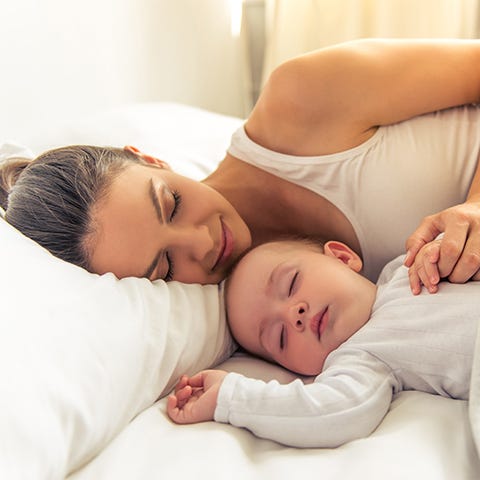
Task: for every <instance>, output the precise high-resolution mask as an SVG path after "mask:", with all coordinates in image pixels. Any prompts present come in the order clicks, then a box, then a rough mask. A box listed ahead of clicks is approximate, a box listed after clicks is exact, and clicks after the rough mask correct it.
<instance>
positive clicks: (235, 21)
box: [229, 0, 243, 37]
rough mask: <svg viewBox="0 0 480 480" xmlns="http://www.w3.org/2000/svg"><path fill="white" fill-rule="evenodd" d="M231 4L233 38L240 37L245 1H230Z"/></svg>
mask: <svg viewBox="0 0 480 480" xmlns="http://www.w3.org/2000/svg"><path fill="white" fill-rule="evenodd" d="M229 3H230V29H231V32H232V36H233V37H238V36H240V30H241V29H242V13H243V8H242V7H243V5H242V4H243V0H229Z"/></svg>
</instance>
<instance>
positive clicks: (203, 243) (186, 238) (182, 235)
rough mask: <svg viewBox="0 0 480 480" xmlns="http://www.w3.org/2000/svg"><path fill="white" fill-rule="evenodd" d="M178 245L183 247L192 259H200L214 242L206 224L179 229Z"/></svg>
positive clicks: (203, 257) (210, 248) (206, 253)
mask: <svg viewBox="0 0 480 480" xmlns="http://www.w3.org/2000/svg"><path fill="white" fill-rule="evenodd" d="M178 234H179V237H178V239H179V242H178V247H180V248H182V249H184V251H185V253H186V254H188V255H189V256H190V258H191V259H192V260H195V261H202V260H204V259H205V257H206V256H207V255H208V254H209V253H210V252H211V251H212V249H214V247H215V242H214V241H213V239H212V236H211V235H210V230H209V229H208V227H207V226H206V225H199V226H191V227H185V228H182V229H180V231H179V232H178Z"/></svg>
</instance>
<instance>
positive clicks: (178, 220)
mask: <svg viewBox="0 0 480 480" xmlns="http://www.w3.org/2000/svg"><path fill="white" fill-rule="evenodd" d="M93 227H94V233H93V235H92V238H90V239H89V242H88V248H89V250H90V252H91V262H90V269H91V271H93V272H95V273H99V274H103V273H106V272H112V273H114V274H115V275H116V276H117V277H118V278H124V277H131V276H133V277H146V278H149V279H150V280H157V279H164V280H167V281H168V280H178V281H182V282H185V283H201V284H209V283H218V282H219V281H221V280H223V279H224V278H225V276H226V275H227V273H228V271H229V269H230V268H231V267H232V265H233V264H234V263H235V261H236V260H237V259H238V257H239V255H240V254H241V253H242V252H244V251H245V250H246V249H247V248H249V247H250V245H251V236H250V231H249V229H248V227H247V225H246V224H245V222H244V221H243V220H242V218H241V217H240V216H239V215H238V213H237V211H236V210H235V209H234V208H233V206H232V205H231V204H230V203H229V202H228V201H227V200H226V199H225V198H224V197H223V196H222V195H220V194H219V193H218V192H217V191H216V190H214V189H212V188H210V187H209V186H207V185H205V184H203V183H200V182H197V181H195V180H191V179H189V178H187V177H183V176H181V175H178V174H176V173H174V172H172V171H171V170H169V169H166V168H161V167H158V166H154V165H146V164H141V163H139V164H132V165H131V166H128V167H127V168H126V169H125V170H124V171H123V172H122V173H121V174H120V175H119V176H117V177H116V178H115V179H114V181H113V183H112V185H111V187H110V188H109V190H108V193H107V195H106V196H105V197H104V198H103V199H101V200H100V201H99V202H98V205H96V207H95V209H94V211H93Z"/></svg>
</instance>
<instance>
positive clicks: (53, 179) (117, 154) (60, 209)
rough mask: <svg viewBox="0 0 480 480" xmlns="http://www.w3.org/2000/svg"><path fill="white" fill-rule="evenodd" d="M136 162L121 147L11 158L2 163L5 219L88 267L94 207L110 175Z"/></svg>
mask: <svg viewBox="0 0 480 480" xmlns="http://www.w3.org/2000/svg"><path fill="white" fill-rule="evenodd" d="M139 161H140V160H139V157H137V156H136V155H135V154H134V153H132V152H129V151H125V150H123V149H120V148H109V147H94V146H86V145H78V146H69V147H62V148H57V149H54V150H50V151H48V152H45V153H43V154H42V155H40V156H39V157H37V158H36V159H34V160H28V159H24V158H13V159H9V160H7V161H5V162H3V163H2V164H0V206H1V207H2V208H3V210H5V220H6V221H7V222H8V223H10V224H11V225H12V226H14V227H15V228H16V229H18V230H19V231H20V232H22V233H23V234H24V235H26V236H27V237H29V238H31V239H32V240H34V241H36V242H37V243H39V244H40V245H41V246H43V247H44V248H46V249H47V250H49V251H50V252H51V253H52V254H53V255H55V256H57V257H59V258H61V259H63V260H66V261H67V262H70V263H73V264H75V265H78V266H81V267H84V268H86V269H88V266H89V251H88V240H89V238H90V236H91V234H92V233H93V232H94V225H93V222H92V210H93V207H94V206H95V205H96V204H97V202H98V201H99V200H101V198H102V197H103V196H104V195H105V193H106V192H107V189H108V187H109V186H110V185H111V183H112V181H113V179H114V178H115V177H116V176H118V175H119V174H120V173H121V172H122V171H123V170H124V169H125V168H126V166H127V165H128V164H132V163H139Z"/></svg>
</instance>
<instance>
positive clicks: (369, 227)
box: [228, 106, 480, 281]
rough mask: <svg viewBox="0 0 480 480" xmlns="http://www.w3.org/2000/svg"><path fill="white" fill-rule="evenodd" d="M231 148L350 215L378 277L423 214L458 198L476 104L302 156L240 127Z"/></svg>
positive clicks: (470, 157) (477, 127) (371, 274)
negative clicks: (265, 143) (334, 150)
mask: <svg viewBox="0 0 480 480" xmlns="http://www.w3.org/2000/svg"><path fill="white" fill-rule="evenodd" d="M228 151H229V153H230V154H231V155H233V156H234V157H235V158H238V159H240V160H243V161H244V162H247V163H250V164H252V165H255V166H257V167H259V168H262V169H263V170H265V171H267V172H269V173H272V174H273V175H276V176H278V177H280V178H283V179H285V180H288V181H290V182H292V183H295V184H298V185H300V186H303V187H305V188H308V189H310V190H312V191H313V192H315V193H317V194H318V195H321V196H322V197H324V198H326V199H327V200H329V201H330V202H331V203H333V204H334V205H336V206H337V207H338V208H339V209H340V210H341V211H342V212H343V214H344V215H345V216H346V217H347V218H348V220H349V221H350V222H351V224H352V226H353V228H354V230H355V233H356V235H357V237H358V240H359V242H360V246H361V249H362V252H361V253H362V257H363V262H364V268H363V273H364V275H365V276H367V277H368V278H370V279H371V280H372V281H376V280H377V277H378V274H379V273H380V270H381V269H382V268H383V267H384V266H385V264H386V263H387V262H388V261H390V260H391V259H392V258H394V257H396V256H398V255H400V254H402V253H404V252H405V241H406V239H407V237H408V236H409V235H410V234H411V233H412V232H413V231H414V230H415V228H416V227H417V226H418V224H419V223H420V221H421V220H422V219H423V218H424V217H425V216H426V215H429V214H432V213H436V212H439V211H441V210H443V209H445V208H448V207H450V206H452V205H456V204H458V203H462V202H463V201H464V200H465V199H466V196H467V193H468V190H469V187H470V183H471V181H472V178H473V175H474V173H475V169H476V165H477V161H478V157H479V152H480V107H478V106H465V107H457V108H451V109H447V110H442V111H438V112H434V113H430V114H426V115H421V116H418V117H415V118H413V119H410V120H407V121H404V122H400V123H396V124H393V125H389V126H383V127H380V128H379V129H378V130H377V131H376V132H375V134H374V135H373V136H372V137H371V138H370V139H368V140H367V141H366V142H364V143H363V144H361V145H359V146H357V147H354V148H351V149H349V150H346V151H344V152H339V153H334V154H330V155H320V156H308V157H300V156H293V155H285V154H281V153H277V152H273V151H271V150H268V149H266V148H264V147H262V146H260V145H258V144H256V143H254V142H253V141H252V140H251V139H250V138H248V136H247V135H246V133H245V129H244V128H243V127H241V128H240V129H238V130H237V131H236V132H235V133H234V134H233V137H232V142H231V145H230V147H229V149H228Z"/></svg>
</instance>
